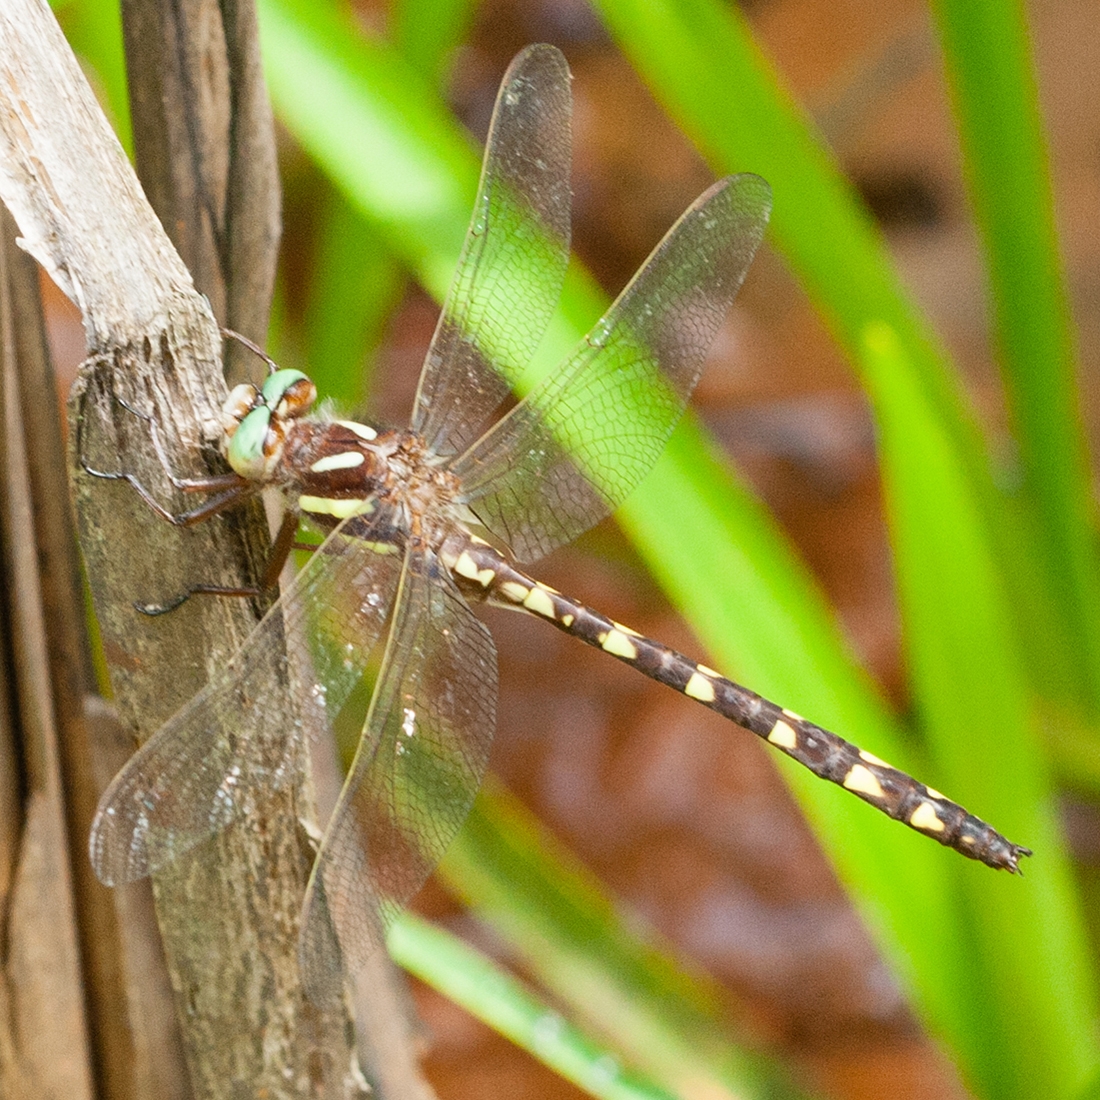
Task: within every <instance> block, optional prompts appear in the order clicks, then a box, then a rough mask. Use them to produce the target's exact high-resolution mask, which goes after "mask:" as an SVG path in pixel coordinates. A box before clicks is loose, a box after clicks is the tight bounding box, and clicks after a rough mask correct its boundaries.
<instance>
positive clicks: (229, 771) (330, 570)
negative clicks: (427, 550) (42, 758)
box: [89, 517, 401, 885]
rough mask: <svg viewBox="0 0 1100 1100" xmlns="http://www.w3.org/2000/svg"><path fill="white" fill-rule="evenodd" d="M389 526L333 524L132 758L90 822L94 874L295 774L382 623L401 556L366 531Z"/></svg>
mask: <svg viewBox="0 0 1100 1100" xmlns="http://www.w3.org/2000/svg"><path fill="white" fill-rule="evenodd" d="M353 528H354V529H356V530H357V531H358V533H359V534H360V535H362V536H363V537H352V536H351V534H350V531H351V530H352V529H353ZM389 531H390V525H389V522H388V520H384V519H379V520H378V521H377V522H376V523H375V524H373V525H369V526H368V525H364V523H363V520H362V519H361V518H360V517H356V518H354V519H352V520H349V521H347V522H346V523H345V524H344V525H343V526H342V527H341V528H340V529H338V530H337V531H335V532H333V534H332V535H330V536H329V538H328V539H327V540H326V541H325V543H324V544H323V545H322V547H321V548H319V549H318V550H317V551H315V552H314V554H313V555H312V557H311V558H310V560H309V562H308V563H307V564H306V566H305V567H304V568H303V569H302V570H301V572H300V573H299V574H298V575H297V577H296V578H295V579H294V581H293V582H292V583H291V584H290V585H289V586H287V588H286V589H285V590H284V593H283V595H282V596H281V597H280V599H279V600H278V602H277V603H276V604H275V605H274V607H272V609H271V610H270V611H269V612H268V614H267V615H266V616H265V617H264V619H263V620H262V621H261V622H260V624H259V625H258V626H257V627H256V629H255V630H254V631H253V632H252V634H251V635H250V636H249V638H248V640H247V641H246V642H245V643H244V645H243V646H242V647H241V648H240V650H239V651H238V652H237V653H236V655H235V656H234V657H233V658H232V659H231V660H230V661H229V663H228V664H227V665H226V666H225V668H224V669H223V670H222V671H221V672H220V673H219V674H217V675H216V676H214V677H213V678H212V679H211V681H210V682H209V683H208V684H207V686H206V687H205V688H204V689H203V690H202V691H201V692H200V693H199V694H198V695H197V696H195V698H194V699H192V700H191V702H190V703H188V704H187V705H186V706H185V707H183V708H182V709H181V710H180V711H178V712H177V713H176V714H175V715H174V716H173V717H172V718H171V719H169V721H168V722H166V723H165V724H164V725H163V726H162V727H161V728H160V729H159V730H158V731H157V732H156V733H155V734H154V735H153V736H152V737H151V738H150V739H149V740H148V741H147V742H146V743H145V744H144V745H142V747H141V748H140V749H138V751H137V752H136V753H135V754H134V755H133V756H132V757H131V758H130V760H129V761H128V762H127V764H126V766H125V767H124V768H123V769H122V771H121V772H119V774H118V775H117V776H116V777H115V779H114V780H113V781H112V783H111V785H110V786H109V787H108V788H107V790H106V791H105V792H104V794H103V797H102V799H101V800H100V803H99V810H98V812H97V814H96V817H95V821H94V822H93V824H92V834H91V839H90V842H89V848H90V852H91V859H92V866H93V868H94V869H95V873H96V875H97V876H98V877H99V879H100V880H101V881H102V882H104V883H106V884H107V885H117V884H119V883H124V882H131V881H133V880H134V879H138V878H141V877H143V876H144V875H148V874H150V873H152V872H153V871H155V870H157V869H158V868H159V867H161V866H163V865H164V864H166V863H168V862H169V861H170V860H172V859H174V858H175V857H176V856H178V855H180V854H181V853H182V852H185V851H187V850H188V849H189V848H192V847H193V846H194V845H196V844H198V843H199V842H200V841H203V840H205V839H207V838H208V837H210V836H211V835H212V834H213V833H215V832H216V831H217V830H218V829H221V828H223V827H224V826H225V825H227V824H228V823H229V822H230V821H231V820H233V819H234V818H236V817H240V816H244V815H248V814H250V813H252V812H254V810H255V809H256V807H257V806H258V805H259V804H262V801H263V798H264V796H265V795H266V794H267V792H269V791H271V790H273V789H275V788H279V787H282V786H284V785H285V784H287V783H293V782H296V781H297V779H298V778H299V776H300V774H301V768H302V766H303V750H304V738H305V737H306V736H309V735H311V734H319V733H322V732H324V731H325V730H327V728H328V726H329V725H330V721H331V716H333V715H335V714H337V713H338V712H339V710H340V708H341V707H342V706H343V705H344V702H345V701H346V700H347V698H348V696H349V695H350V694H351V692H352V690H353V689H354V687H355V686H356V684H357V683H358V682H359V680H360V679H361V677H362V675H363V670H364V667H365V666H366V665H367V662H368V659H369V656H370V651H371V649H372V648H374V646H375V645H376V643H377V641H378V639H379V637H380V635H381V632H382V628H383V626H384V625H385V621H386V617H387V614H388V612H389V608H390V606H391V603H392V600H393V593H394V591H395V588H396V584H397V577H398V574H399V568H400V561H401V559H400V556H399V555H398V554H396V553H393V552H381V553H380V552H378V550H379V549H383V544H382V543H381V542H380V541H376V547H377V548H376V549H372V548H371V547H372V543H371V541H370V540H371V537H372V535H373V537H374V539H375V540H380V539H381V538H382V537H383V536H384V535H388V533H389ZM385 549H388V550H392V549H393V548H392V547H389V548H385ZM288 683H289V684H290V685H291V689H292V690H293V691H294V692H295V699H296V700H297V701H298V705H297V707H296V720H295V722H294V723H293V724H292V725H291V729H292V732H291V733H290V734H289V735H288V733H287V726H288V722H287V716H286V714H285V711H284V709H283V708H282V705H281V702H280V701H281V700H283V699H285V698H286V689H285V685H286V684H288Z"/></svg>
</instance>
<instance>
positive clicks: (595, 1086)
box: [387, 913, 675, 1100]
mask: <svg viewBox="0 0 1100 1100" xmlns="http://www.w3.org/2000/svg"><path fill="white" fill-rule="evenodd" d="M387 946H388V947H389V951H390V955H391V956H392V957H393V959H394V961H395V962H397V963H398V964H399V965H401V966H403V967H404V968H405V969H406V970H408V971H409V972H410V973H412V974H415V975H416V976H417V977H419V978H421V979H422V980H423V981H425V982H427V983H428V984H429V985H431V986H432V987H433V988H434V989H436V990H437V991H438V992H440V993H442V994H443V995H444V996H446V997H448V998H449V999H450V1000H452V1001H454V1002H455V1003H456V1004H459V1005H461V1006H462V1007H463V1008H465V1009H466V1010H467V1011H468V1012H470V1013H472V1014H473V1015H474V1016H476V1017H477V1018H478V1019H479V1020H481V1021H483V1022H484V1023H486V1024H488V1025H489V1026H490V1027H491V1028H493V1029H494V1030H495V1031H498V1032H500V1034H501V1035H504V1036H505V1037H506V1038H508V1039H511V1040H512V1042H514V1043H515V1044H516V1045H517V1046H520V1047H522V1048H523V1049H524V1050H526V1051H528V1052H529V1053H530V1054H531V1055H532V1056H533V1057H535V1058H537V1059H538V1060H539V1061H540V1062H542V1063H543V1064H544V1065H547V1066H549V1067H550V1068H551V1069H552V1070H554V1071H555V1072H556V1073H559V1074H560V1075H561V1076H562V1077H564V1078H565V1079H566V1080H568V1081H572V1082H573V1084H575V1085H576V1086H577V1087H578V1088H581V1089H583V1090H584V1091H585V1092H587V1093H588V1094H589V1095H590V1096H595V1097H597V1098H598V1100H672V1098H673V1097H674V1095H675V1094H674V1093H672V1092H666V1091H665V1090H664V1089H662V1088H660V1087H659V1086H658V1085H656V1084H653V1083H651V1082H649V1081H646V1080H643V1079H642V1078H640V1077H639V1076H637V1075H636V1074H631V1073H628V1072H627V1071H625V1070H624V1069H623V1068H622V1066H621V1065H620V1059H619V1057H618V1056H617V1054H616V1053H613V1052H612V1051H611V1050H609V1049H608V1048H607V1047H606V1046H601V1045H600V1044H599V1043H596V1042H594V1041H593V1040H592V1039H590V1038H589V1037H588V1036H587V1035H586V1034H585V1033H583V1032H582V1031H580V1030H579V1029H578V1028H576V1027H575V1026H574V1025H573V1024H571V1023H570V1022H569V1021H568V1020H566V1019H565V1018H564V1017H563V1016H562V1015H561V1014H560V1013H559V1012H557V1011H556V1010H555V1009H554V1008H553V1007H552V1006H551V1005H549V1004H547V1003H546V1002H545V1001H543V1000H541V999H540V998H539V997H537V996H535V995H534V994H533V993H532V992H530V991H529V990H527V989H525V988H524V986H523V985H522V984H521V983H520V982H519V981H518V980H517V979H516V978H514V977H513V976H512V975H511V974H509V973H508V972H507V971H505V970H502V969H501V968H500V967H498V966H497V965H496V964H495V963H494V962H492V960H490V959H488V958H487V957H486V956H484V955H482V954H481V953H480V952H478V951H475V950H474V949H473V948H472V947H469V946H468V945H467V944H465V943H464V942H463V941H462V940H459V939H458V938H456V937H455V936H452V935H451V934H450V933H449V932H445V931H443V929H441V928H438V927H436V926H434V925H431V924H429V923H428V922H427V921H424V920H421V919H420V918H419V917H417V916H415V915H414V914H412V913H405V914H404V915H403V916H402V917H401V918H400V919H399V920H398V922H397V923H396V924H395V925H394V926H393V927H392V928H391V929H390V932H389V935H388V937H387Z"/></svg>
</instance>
